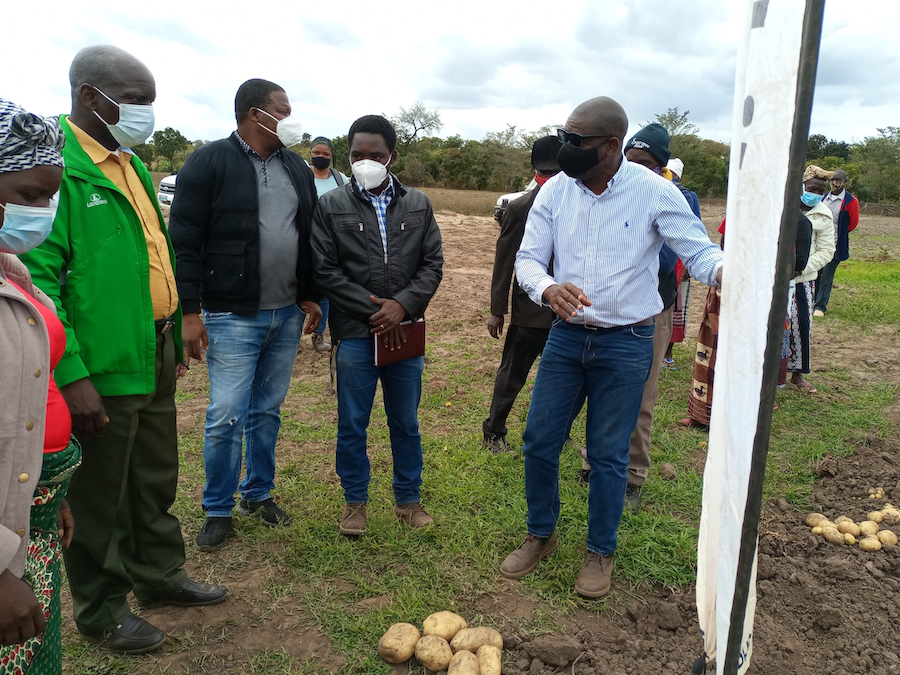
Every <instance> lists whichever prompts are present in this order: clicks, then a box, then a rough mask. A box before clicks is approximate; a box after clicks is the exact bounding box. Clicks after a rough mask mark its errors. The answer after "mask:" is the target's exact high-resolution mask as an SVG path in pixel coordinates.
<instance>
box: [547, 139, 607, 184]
mask: <svg viewBox="0 0 900 675" xmlns="http://www.w3.org/2000/svg"><path fill="white" fill-rule="evenodd" d="M556 160H557V161H558V162H559V168H561V169H562V170H563V171H565V172H566V175H568V176H571V177H572V178H581V177H582V176H583V175H584V174H586V173H587V172H588V171H590V170H591V169H593V168H594V167H595V166H597V165H598V164H599V163H600V157H599V155H597V148H588V149H586V150H579V149H578V148H573V147H572V146H571V145H569V144H568V143H565V144H563V145H562V147H560V149H559V155H557V157H556Z"/></svg>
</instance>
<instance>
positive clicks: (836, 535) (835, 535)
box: [822, 529, 844, 545]
mask: <svg viewBox="0 0 900 675" xmlns="http://www.w3.org/2000/svg"><path fill="white" fill-rule="evenodd" d="M822 535H823V536H824V537H825V539H826V540H827V541H830V542H831V543H832V544H841V545H843V544H844V535H843V534H841V533H840V532H838V531H837V530H836V529H829V530H825V531H824V532H823V533H822Z"/></svg>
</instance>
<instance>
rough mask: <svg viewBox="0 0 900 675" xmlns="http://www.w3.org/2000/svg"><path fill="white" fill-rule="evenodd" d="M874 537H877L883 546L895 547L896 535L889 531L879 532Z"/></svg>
mask: <svg viewBox="0 0 900 675" xmlns="http://www.w3.org/2000/svg"><path fill="white" fill-rule="evenodd" d="M876 536H877V537H878V541H880V542H881V543H882V544H884V545H885V546H896V545H897V535H896V534H894V533H893V532H891V531H890V530H881V531H880V532H879V533H878V534H877V535H876Z"/></svg>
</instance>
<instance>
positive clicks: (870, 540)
mask: <svg viewBox="0 0 900 675" xmlns="http://www.w3.org/2000/svg"><path fill="white" fill-rule="evenodd" d="M859 547H860V548H861V549H862V550H863V551H880V550H881V542H880V541H878V537H874V536H871V535H870V536H868V537H863V538H862V539H860V540H859Z"/></svg>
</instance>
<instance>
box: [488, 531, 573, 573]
mask: <svg viewBox="0 0 900 675" xmlns="http://www.w3.org/2000/svg"><path fill="white" fill-rule="evenodd" d="M558 548H559V539H557V537H556V532H553V534H551V535H550V536H549V537H546V538H544V537H535V536H534V535H533V534H529V535H528V536H527V537H525V541H523V542H522V544H521V545H520V546H519V548H517V549H516V550H515V551H513V552H512V553H510V554H509V555H508V556H506V560H504V561H503V564H502V565H500V574H502V575H503V576H505V577H506V578H507V579H521V578H522V577H524V576H525V575H526V574H530V573H531V572H533V571H534V569H535V568H536V567H537V566H538V563H540V562H541V560H543V559H544V558H549V557H550V556H551V555H553V554H554V553H555V552H556V549H558Z"/></svg>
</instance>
